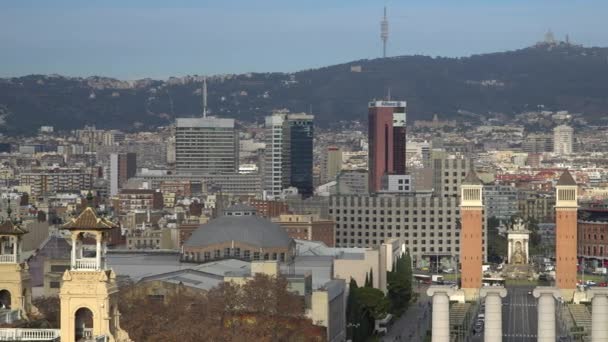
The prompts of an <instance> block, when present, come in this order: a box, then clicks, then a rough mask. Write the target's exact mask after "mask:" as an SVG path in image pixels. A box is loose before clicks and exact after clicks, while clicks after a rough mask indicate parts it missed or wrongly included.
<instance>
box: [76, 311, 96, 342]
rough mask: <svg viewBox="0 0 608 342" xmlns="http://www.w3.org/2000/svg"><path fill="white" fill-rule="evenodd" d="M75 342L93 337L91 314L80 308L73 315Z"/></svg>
mask: <svg viewBox="0 0 608 342" xmlns="http://www.w3.org/2000/svg"><path fill="white" fill-rule="evenodd" d="M74 321H75V323H76V324H75V325H74V327H75V331H74V333H75V336H76V341H79V340H81V339H86V338H91V337H93V312H92V311H91V310H89V309H88V308H80V309H78V310H77V311H76V313H75V314H74Z"/></svg>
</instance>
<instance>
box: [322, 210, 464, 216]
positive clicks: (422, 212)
mask: <svg viewBox="0 0 608 342" xmlns="http://www.w3.org/2000/svg"><path fill="white" fill-rule="evenodd" d="M334 212H335V213H336V214H340V213H342V214H348V212H349V210H348V209H343V210H342V212H340V209H335V210H334V209H329V213H330V214H333V213H334ZM378 212H379V213H380V215H384V213H385V212H384V210H379V211H377V210H376V209H372V210H371V214H372V215H376V214H378ZM350 213H351V214H352V215H354V214H355V210H354V209H350ZM428 213H429V215H435V210H434V209H430V210H429V211H428ZM357 214H359V215H361V214H363V210H362V209H357ZM369 214H370V210H369V209H366V210H365V215H369ZM409 214H410V211H409V210H404V211H403V215H409ZM412 214H413V215H418V210H417V209H414V210H413V211H412ZM420 214H421V215H426V214H427V210H426V209H422V210H420ZM437 214H438V215H443V210H441V209H439V210H437ZM446 214H448V215H452V210H451V209H448V210H446ZM454 214H455V215H459V214H460V210H458V209H456V210H454ZM386 215H393V211H392V210H387V211H386ZM395 215H397V216H401V211H400V210H395Z"/></svg>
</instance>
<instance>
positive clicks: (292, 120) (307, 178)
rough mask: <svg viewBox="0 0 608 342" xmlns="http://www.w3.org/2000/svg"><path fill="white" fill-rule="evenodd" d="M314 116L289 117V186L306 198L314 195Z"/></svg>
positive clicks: (298, 115)
mask: <svg viewBox="0 0 608 342" xmlns="http://www.w3.org/2000/svg"><path fill="white" fill-rule="evenodd" d="M313 119H314V116H313V115H308V114H289V115H287V130H288V132H287V134H288V137H286V138H287V141H289V153H288V154H289V156H288V158H287V160H288V163H289V164H288V165H289V175H290V177H289V183H290V184H289V185H290V186H293V187H296V188H298V192H299V193H300V194H301V195H302V196H303V197H304V198H307V197H310V196H312V195H313V184H312V167H313V159H312V153H313V136H314V126H313Z"/></svg>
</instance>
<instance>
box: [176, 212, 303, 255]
mask: <svg viewBox="0 0 608 342" xmlns="http://www.w3.org/2000/svg"><path fill="white" fill-rule="evenodd" d="M231 241H234V242H240V243H244V244H248V245H253V246H255V247H260V248H264V247H266V248H269V247H288V246H289V245H290V244H291V242H292V239H291V238H290V237H289V235H287V233H286V232H285V230H283V228H281V226H279V225H278V224H276V223H273V222H270V221H268V220H266V219H264V218H261V217H258V216H222V217H219V218H217V219H215V220H212V221H210V222H208V223H205V224H203V225H201V226H199V227H198V228H197V229H196V230H195V231H194V232H193V233H192V236H191V237H190V238H189V239H188V240H187V241H186V243H184V247H205V246H210V245H215V244H220V243H224V242H231Z"/></svg>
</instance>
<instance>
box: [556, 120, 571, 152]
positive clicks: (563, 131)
mask: <svg viewBox="0 0 608 342" xmlns="http://www.w3.org/2000/svg"><path fill="white" fill-rule="evenodd" d="M573 136H574V129H572V127H570V126H567V125H560V126H557V127H555V128H554V129H553V153H555V154H559V155H568V154H572V140H573Z"/></svg>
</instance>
